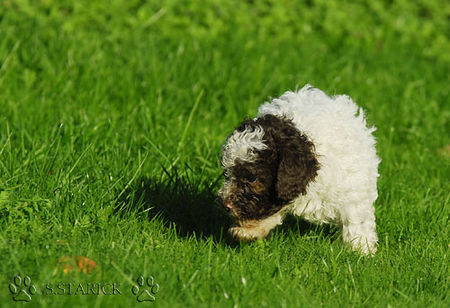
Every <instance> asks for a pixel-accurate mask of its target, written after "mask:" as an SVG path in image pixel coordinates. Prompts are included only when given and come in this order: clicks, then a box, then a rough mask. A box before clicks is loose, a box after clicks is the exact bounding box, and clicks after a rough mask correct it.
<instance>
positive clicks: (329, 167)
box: [219, 85, 380, 254]
mask: <svg viewBox="0 0 450 308" xmlns="http://www.w3.org/2000/svg"><path fill="white" fill-rule="evenodd" d="M258 111H259V112H258V116H257V117H256V118H254V119H253V120H246V121H244V122H242V123H241V124H240V125H239V126H238V127H237V128H236V129H235V130H234V132H233V133H232V134H231V135H230V136H229V137H228V138H227V140H226V142H225V144H224V145H223V149H222V169H223V172H224V176H225V181H224V184H223V186H222V188H221V189H220V190H219V197H220V198H221V199H222V203H223V206H224V208H225V209H226V210H227V211H228V212H229V214H230V215H231V216H232V218H233V220H234V222H235V225H234V226H233V227H232V228H231V229H230V233H231V234H232V235H233V237H235V238H237V239H239V240H254V239H262V238H264V237H266V236H267V235H268V234H269V232H270V230H272V229H273V228H274V227H276V226H277V225H280V224H281V223H282V221H283V218H284V217H285V216H286V215H287V214H292V215H294V216H298V217H301V218H303V219H305V220H307V221H309V222H313V223H331V224H335V225H338V226H340V227H342V238H343V240H344V242H346V243H348V244H349V245H350V246H351V247H352V248H353V249H354V250H359V251H361V252H362V253H364V254H374V253H375V252H376V244H377V234H376V230H375V229H376V226H375V215H374V206H373V203H374V202H375V200H376V198H377V177H378V164H379V162H380V160H379V158H378V157H377V154H376V150H375V138H374V137H373V136H372V132H373V131H374V130H375V128H374V127H372V128H368V127H367V126H366V120H365V118H364V113H363V110H362V108H359V107H358V106H357V105H356V104H355V103H354V102H353V101H352V100H351V99H350V98H349V97H348V96H346V95H337V96H333V97H329V96H327V95H326V94H325V93H324V92H322V91H321V90H319V89H316V88H313V87H312V86H310V85H306V86H305V87H303V88H302V89H301V90H299V91H297V92H286V93H284V94H283V95H282V96H281V97H280V98H277V99H273V100H272V101H271V102H270V103H265V104H263V105H262V106H260V108H259V110H258Z"/></svg>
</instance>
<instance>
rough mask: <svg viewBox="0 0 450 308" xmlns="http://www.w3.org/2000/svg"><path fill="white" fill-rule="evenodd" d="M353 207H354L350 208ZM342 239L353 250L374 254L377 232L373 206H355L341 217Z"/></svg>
mask: <svg viewBox="0 0 450 308" xmlns="http://www.w3.org/2000/svg"><path fill="white" fill-rule="evenodd" d="M352 209H355V208H352ZM342 227H343V229H342V239H343V240H344V242H345V243H347V244H349V245H350V246H351V248H352V249H353V250H355V251H361V252H362V253H363V254H365V255H369V254H371V255H374V254H375V252H376V251H377V241H378V237H377V233H376V225H375V215H374V208H373V206H372V205H370V207H369V208H368V207H365V208H364V209H362V208H357V210H355V211H350V212H349V211H347V212H346V213H345V215H343V217H342Z"/></svg>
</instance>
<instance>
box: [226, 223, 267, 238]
mask: <svg viewBox="0 0 450 308" xmlns="http://www.w3.org/2000/svg"><path fill="white" fill-rule="evenodd" d="M269 231H270V230H265V229H264V228H258V227H257V226H251V227H232V228H230V230H229V232H230V234H231V236H232V237H233V238H234V239H236V240H239V241H243V242H251V241H254V240H262V239H264V238H265V237H266V236H267V235H268V234H269Z"/></svg>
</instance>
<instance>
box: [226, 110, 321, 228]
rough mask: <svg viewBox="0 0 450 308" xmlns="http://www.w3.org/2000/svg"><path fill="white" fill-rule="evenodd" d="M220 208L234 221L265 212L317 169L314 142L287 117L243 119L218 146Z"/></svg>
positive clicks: (297, 191)
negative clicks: (220, 162)
mask: <svg viewBox="0 0 450 308" xmlns="http://www.w3.org/2000/svg"><path fill="white" fill-rule="evenodd" d="M222 169H223V172H224V176H225V182H224V184H223V186H222V188H221V189H220V191H219V197H221V199H222V203H223V206H224V208H225V209H226V210H227V211H228V212H229V213H230V215H231V216H232V217H233V219H234V220H235V222H236V224H237V225H238V226H242V225H244V224H245V223H246V222H248V221H253V222H254V221H258V220H263V219H264V218H267V217H269V216H271V215H273V214H275V213H276V212H278V211H279V210H281V209H282V208H283V207H284V206H286V205H287V204H289V203H290V202H291V201H293V200H294V199H295V198H297V197H298V196H299V195H301V194H305V193H306V188H307V185H308V183H309V182H311V181H312V180H313V179H314V178H315V177H316V175H317V171H318V169H319V164H318V161H317V158H316V155H315V153H314V145H313V143H312V142H311V141H309V140H308V139H307V137H306V136H305V135H303V134H302V133H301V132H300V131H299V130H298V129H297V128H296V127H295V125H294V123H292V121H291V120H289V119H287V118H284V117H278V116H274V115H264V116H262V117H259V118H256V119H254V120H246V121H244V122H242V123H241V125H239V126H238V127H237V128H236V129H235V130H234V132H233V133H232V134H231V135H230V136H229V137H228V138H227V141H226V142H225V144H224V145H223V151H222Z"/></svg>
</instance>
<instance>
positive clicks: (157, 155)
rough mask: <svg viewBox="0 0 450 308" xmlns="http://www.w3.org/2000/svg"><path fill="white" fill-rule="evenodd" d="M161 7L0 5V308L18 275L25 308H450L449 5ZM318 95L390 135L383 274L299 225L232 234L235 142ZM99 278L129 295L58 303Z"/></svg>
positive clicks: (382, 204) (19, 1) (383, 139)
mask: <svg viewBox="0 0 450 308" xmlns="http://www.w3.org/2000/svg"><path fill="white" fill-rule="evenodd" d="M72 2H73V3H72ZM150 2H151V3H144V1H139V0H114V1H89V0H77V1H57V0H40V1H37V0H36V1H32V0H29V1H27V0H3V1H1V2H0V273H1V275H0V305H3V306H13V307H15V306H18V305H20V303H15V302H14V301H13V300H12V295H11V294H10V292H9V291H8V288H9V284H10V283H11V282H12V281H13V278H14V276H15V275H16V274H20V275H22V277H24V276H25V275H28V276H29V277H31V279H32V284H33V285H35V287H36V289H37V290H36V294H35V295H33V296H32V300H31V302H30V303H27V304H25V306H30V307H32V306H49V307H62V306H63V305H66V306H77V307H86V306H97V307H98V306H100V307H101V306H105V307H109V306H111V305H112V306H127V307H132V306H134V305H136V306H142V307H144V306H155V307H156V306H161V307H169V306H170V307H177V306H178V307H187V306H203V307H205V306H210V307H278V306H282V307H301V306H308V307H315V306H319V305H323V306H326V307H342V306H366V307H374V306H376V307H420V306H422V307H423V306H427V307H448V306H449V305H450V301H449V296H448V292H449V291H448V286H449V269H448V263H449V260H448V253H449V242H448V239H449V227H448V216H449V202H448V201H449V191H450V185H449V183H450V181H449V174H450V170H449V169H450V168H449V166H450V158H449V156H450V150H449V144H450V137H449V132H450V126H449V110H450V104H449V84H450V77H449V75H450V74H449V72H450V52H449V51H450V40H449V33H450V22H449V15H450V5H449V4H448V2H446V1H430V0H421V1H406V0H403V1H388V0H386V1H370V0H367V1H355V3H354V4H352V3H349V2H346V1H345V2H344V1H338V0H332V1H331V0H330V1H325V0H317V1H316V0H310V1H307V0H304V1H288V0H282V1H275V0H267V1H219V0H211V1H206V3H203V2H201V1H198V2H197V1H174V0H172V1H170V0H169V1H150ZM305 83H311V84H312V85H314V86H316V87H318V88H320V89H323V90H324V91H326V92H327V93H329V94H330V95H331V94H339V93H346V94H348V95H350V96H351V97H352V98H353V99H354V100H355V101H356V102H357V103H358V104H359V105H361V106H363V107H364V108H365V109H366V111H367V115H368V122H369V124H371V125H375V126H377V127H378V130H377V131H376V132H375V135H376V137H377V140H378V145H377V149H378V153H379V156H380V157H381V159H382V162H381V165H380V171H379V172H380V178H379V198H378V200H377V202H376V205H375V206H376V215H377V226H378V235H379V239H380V241H379V247H378V253H377V255H376V256H375V257H374V258H366V257H361V256H359V255H358V254H355V253H353V252H351V251H350V250H349V249H348V248H347V247H346V246H344V245H343V244H342V241H341V240H340V234H339V230H338V229H336V228H334V227H329V226H314V225H308V224H306V223H304V222H301V221H300V222H298V221H295V220H291V221H288V222H287V223H286V224H285V225H283V226H282V227H280V228H278V229H276V230H275V232H274V233H273V234H272V235H271V237H270V238H269V239H267V240H264V241H261V242H255V243H252V244H237V243H234V242H232V241H230V240H229V239H228V238H227V237H226V230H227V226H228V225H229V221H228V220H227V218H226V217H224V216H223V214H222V213H221V212H220V211H219V207H218V206H217V204H216V203H215V194H216V192H217V190H218V188H219V186H220V184H221V181H222V179H221V170H220V163H219V162H220V151H221V144H222V143H223V141H224V140H225V138H226V136H227V135H228V134H229V133H230V132H231V131H232V130H233V128H234V127H235V126H236V125H238V124H239V122H240V121H241V120H242V119H244V118H246V117H253V116H255V114H256V110H257V107H258V106H259V105H260V104H262V103H263V102H265V101H267V100H268V99H269V98H270V97H276V96H279V95H281V94H282V93H283V92H284V91H286V90H293V89H296V88H298V87H302V86H303V85H304V84H305ZM64 256H85V257H88V258H90V259H92V260H94V261H95V262H96V263H97V264H98V267H97V269H96V271H94V272H93V273H91V274H85V273H83V272H81V273H78V272H76V271H72V272H69V273H68V274H66V275H64V274H63V272H62V270H61V268H60V267H58V260H59V259H60V258H61V257H64ZM141 274H142V275H143V276H145V277H149V276H152V277H154V279H155V282H156V283H158V285H159V292H157V293H156V296H155V298H156V300H155V301H154V302H152V303H139V302H137V301H136V296H134V295H133V294H132V292H131V288H132V283H134V282H135V281H136V279H137V278H138V276H139V275H141ZM92 282H100V283H103V284H106V283H116V284H118V285H120V287H119V288H120V291H121V293H122V294H115V295H98V296H97V295H94V294H89V295H82V292H81V291H80V290H78V292H77V294H74V293H75V292H74V291H73V290H72V294H68V293H69V291H68V290H67V289H65V291H64V294H63V295H51V294H49V292H50V291H49V286H50V287H51V286H53V287H54V288H56V287H55V286H56V285H58V283H65V284H66V288H67V285H68V284H69V283H72V285H74V286H77V285H79V284H81V285H83V284H85V285H86V284H87V283H92ZM58 292H59V293H60V294H61V293H63V291H61V290H60V289H59V291H57V292H56V289H55V293H58ZM107 293H108V292H107ZM20 306H21V305H20Z"/></svg>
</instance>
